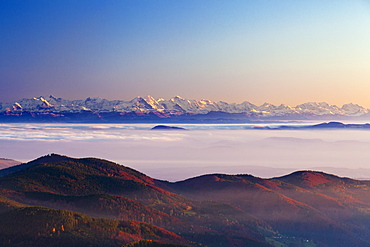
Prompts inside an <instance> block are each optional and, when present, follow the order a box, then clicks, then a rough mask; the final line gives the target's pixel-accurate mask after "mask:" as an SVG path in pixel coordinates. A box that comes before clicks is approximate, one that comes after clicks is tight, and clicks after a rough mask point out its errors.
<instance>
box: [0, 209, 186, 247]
mask: <svg viewBox="0 0 370 247" xmlns="http://www.w3.org/2000/svg"><path fill="white" fill-rule="evenodd" d="M0 218H1V220H0V243H1V246H76V247H77V246H102V247H103V246H104V247H105V246H119V245H123V244H127V243H130V242H132V241H135V240H138V239H143V238H144V239H156V240H160V241H164V242H170V243H184V244H187V243H188V241H186V240H185V239H183V238H181V237H180V236H178V235H176V234H174V233H171V232H169V231H166V230H164V229H162V228H159V227H155V226H152V225H150V224H147V223H143V222H138V221H118V220H113V219H109V220H108V219H94V218H91V217H89V216H87V215H83V214H78V213H75V212H72V211H65V210H54V209H48V208H41V207H26V208H18V209H15V210H12V211H9V212H7V213H3V214H0Z"/></svg>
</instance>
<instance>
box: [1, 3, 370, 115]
mask: <svg viewBox="0 0 370 247" xmlns="http://www.w3.org/2000/svg"><path fill="white" fill-rule="evenodd" d="M369 92H370V1H368V0H336V1H331V0H310V1H299V0H295V1H293V0H284V1H282V0H279V1H278V0H275V1H273V0H264V1H260V0H255V1H248V0H240V1H238V0H224V1H218V0H202V1H199V0H166V1H162V0H156V1H153V0H147V1H143V0H128V1H125V0H99V1H97V0H52V1H51V0H0V102H10V101H14V100H18V99H20V98H31V97H35V96H40V95H49V94H53V95H54V96H57V97H62V98H66V99H83V98H86V97H97V96H100V97H102V98H107V99H123V100H130V99H132V98H134V97H136V96H139V95H140V96H146V95H152V96H153V97H155V98H159V97H162V98H170V97H173V96H175V95H180V96H182V97H184V98H189V99H202V98H205V99H210V100H213V101H218V100H223V101H227V102H237V103H239V102H242V101H250V102H252V103H254V104H262V103H264V102H270V103H273V104H280V103H285V104H289V105H297V104H300V103H304V102H308V101H326V102H328V103H329V104H337V105H339V106H341V105H342V104H344V103H349V102H353V103H357V104H360V105H363V106H365V107H368V108H370V97H369Z"/></svg>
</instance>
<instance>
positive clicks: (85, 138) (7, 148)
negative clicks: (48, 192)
mask: <svg viewBox="0 0 370 247" xmlns="http://www.w3.org/2000/svg"><path fill="white" fill-rule="evenodd" d="M307 124H308V123H294V125H307ZM309 124H312V123H309ZM266 125H268V126H269V127H272V128H273V127H276V126H277V124H264V125H262V124H261V125H259V126H266ZM154 126H155V124H0V158H10V159H15V160H19V161H21V162H27V161H30V160H33V159H35V158H38V157H40V156H43V155H46V154H49V153H57V154H63V155H67V156H71V157H97V158H103V159H107V160H111V161H114V162H116V163H119V164H121V165H125V166H128V167H131V168H133V169H136V170H139V171H141V172H143V173H145V174H147V175H149V176H151V177H154V178H157V179H164V180H169V181H178V180H183V179H186V178H189V177H193V176H198V175H202V174H209V173H227V174H252V175H255V176H259V177H274V176H281V175H285V174H288V173H290V172H293V171H296V170H302V169H309V170H318V171H325V172H329V173H334V174H337V175H340V176H346V177H352V178H363V179H368V178H370V152H369V150H370V130H360V129H357V130H356V129H355V130H348V129H347V130H339V129H338V130H322V129H321V130H312V129H311V130H308V129H306V130H304V129H300V130H273V129H272V130H264V129H253V127H255V126H257V125H255V124H176V125H175V126H177V127H183V128H186V129H187V131H183V130H171V131H156V130H151V128H152V127H154Z"/></svg>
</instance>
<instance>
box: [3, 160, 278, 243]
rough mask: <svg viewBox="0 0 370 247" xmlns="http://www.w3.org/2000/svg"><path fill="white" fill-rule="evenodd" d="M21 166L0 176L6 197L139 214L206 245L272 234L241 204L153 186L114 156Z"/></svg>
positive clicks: (101, 213)
mask: <svg viewBox="0 0 370 247" xmlns="http://www.w3.org/2000/svg"><path fill="white" fill-rule="evenodd" d="M22 168H23V169H18V170H17V171H14V172H12V173H10V174H8V175H6V176H3V177H1V178H0V188H2V191H1V193H0V194H1V195H3V196H4V197H5V198H7V199H8V200H13V201H14V202H17V203H23V204H26V205H34V206H46V207H50V208H55V209H69V210H73V211H77V212H81V213H86V214H89V215H90V216H95V217H105V218H114V219H128V220H140V221H143V222H147V223H150V224H154V225H156V226H161V227H164V228H166V229H167V230H170V231H176V232H177V233H179V234H180V235H181V236H182V237H184V238H186V239H188V240H190V241H193V242H199V243H202V244H205V245H210V246H229V245H235V246H243V245H245V244H246V243H248V244H250V245H251V246H270V245H269V244H268V243H267V242H266V241H265V238H264V235H263V234H264V233H266V232H270V233H269V234H270V235H271V234H273V232H272V231H271V227H270V226H269V225H267V224H266V223H265V222H263V221H261V220H259V219H257V218H255V217H253V216H251V215H249V214H248V213H246V212H244V211H243V210H240V209H239V208H236V207H233V206H231V205H229V204H222V203H217V202H197V201H192V200H189V199H186V198H184V197H181V196H179V195H177V194H175V193H173V192H169V191H167V190H164V189H162V188H159V187H158V186H157V185H161V184H165V182H163V181H157V180H155V179H152V178H150V177H148V176H146V175H144V174H142V173H140V172H137V171H135V170H133V169H131V168H128V167H124V166H121V165H118V164H115V163H113V162H109V161H106V160H100V159H95V158H82V159H75V158H71V157H66V156H60V155H55V154H53V155H49V156H44V157H42V158H40V159H36V160H34V161H32V162H30V163H27V164H24V165H23V166H22ZM122 211H124V212H122ZM137 240H139V239H137Z"/></svg>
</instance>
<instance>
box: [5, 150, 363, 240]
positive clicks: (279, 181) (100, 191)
mask: <svg viewBox="0 0 370 247" xmlns="http://www.w3.org/2000/svg"><path fill="white" fill-rule="evenodd" d="M0 174H2V177H0V213H1V216H2V217H1V218H0V236H1V238H0V244H2V245H5V244H6V245H7V246H35V245H38V246H61V245H63V244H64V243H66V242H68V243H71V244H70V245H71V246H73V244H75V246H91V244H92V243H94V244H95V245H94V246H122V245H128V246H176V245H177V246H178V245H183V246H184V245H185V246H200V245H202V246H216V247H217V246H369V245H370V223H369V222H370V213H369V212H370V211H369V209H370V199H369V198H370V190H369V187H370V182H367V181H359V180H353V179H348V178H340V177H337V176H334V175H330V174H325V173H321V172H315V171H299V172H295V173H292V174H289V175H286V176H283V177H278V178H272V179H262V178H258V177H254V176H252V175H225V174H210V175H204V176H200V177H195V178H191V179H188V180H185V181H179V182H176V183H170V182H166V181H160V180H156V179H153V178H150V177H148V176H146V175H145V174H143V173H140V172H138V171H135V170H133V169H131V168H129V167H125V166H122V165H119V164H115V163H113V162H110V161H106V160H101V159H96V158H82V159H76V158H72V157H67V156H61V155H56V154H52V155H47V156H44V157H40V158H38V159H36V160H34V161H31V162H29V163H26V164H22V165H20V166H15V167H13V168H12V169H6V170H1V171H0ZM9 217H10V218H9ZM10 219H13V220H10ZM14 219H15V220H14ZM9 222H11V223H9ZM7 224H8V227H7ZM91 236H95V237H94V238H92V237H91ZM169 244H171V245H169Z"/></svg>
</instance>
